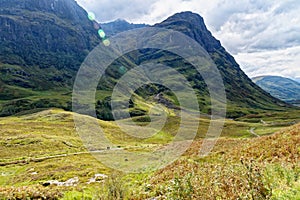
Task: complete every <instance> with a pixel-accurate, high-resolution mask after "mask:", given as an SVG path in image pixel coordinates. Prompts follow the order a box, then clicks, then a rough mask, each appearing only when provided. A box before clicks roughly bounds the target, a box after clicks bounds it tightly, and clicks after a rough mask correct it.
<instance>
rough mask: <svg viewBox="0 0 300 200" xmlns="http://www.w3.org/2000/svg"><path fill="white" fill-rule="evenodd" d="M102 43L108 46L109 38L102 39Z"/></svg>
mask: <svg viewBox="0 0 300 200" xmlns="http://www.w3.org/2000/svg"><path fill="white" fill-rule="evenodd" d="M103 44H104V46H106V47H108V46H109V45H110V41H109V39H105V40H103Z"/></svg>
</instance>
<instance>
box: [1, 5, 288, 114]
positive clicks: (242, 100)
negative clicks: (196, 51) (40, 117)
mask: <svg viewBox="0 0 300 200" xmlns="http://www.w3.org/2000/svg"><path fill="white" fill-rule="evenodd" d="M121 22H122V21H120V20H119V21H116V22H112V23H109V24H104V26H103V27H102V28H103V29H105V28H107V29H108V30H107V31H108V34H111V35H112V34H114V33H117V32H120V31H123V30H128V29H132V28H136V27H141V26H144V25H134V24H128V23H124V22H123V23H121ZM0 26H1V32H0V47H1V48H0V84H1V85H0V91H3V92H1V95H0V116H9V115H14V114H17V113H20V112H21V113H22V112H23V111H29V110H32V109H45V108H51V107H57V108H63V109H65V110H71V95H72V93H71V92H72V86H73V82H74V79H75V76H76V73H77V70H78V69H79V67H80V65H81V63H82V62H83V61H84V59H85V57H86V56H87V55H88V53H89V52H90V51H91V50H92V49H93V48H94V47H95V46H96V45H97V44H99V42H100V41H101V39H100V37H99V36H97V30H98V29H100V28H101V27H100V26H99V24H98V23H97V22H95V21H93V22H92V21H90V20H89V19H88V17H87V13H86V12H85V11H84V9H82V8H81V7H80V6H79V5H78V4H77V3H76V2H75V1H74V0H64V1H63V0H57V1H46V0H25V1H21V0H3V1H2V2H1V8H0ZM154 27H162V28H168V29H173V30H177V31H179V32H182V33H184V34H186V35H188V36H190V37H192V38H193V39H195V40H196V41H197V42H198V43H199V44H200V45H201V46H202V47H203V48H204V49H205V50H206V51H207V52H208V53H209V55H210V56H211V58H212V59H213V61H214V62H215V63H216V65H217V67H218V69H219V70H220V73H221V75H222V78H223V81H224V84H225V88H226V95H227V99H228V107H227V110H228V113H227V116H228V117H230V118H237V117H240V116H243V115H247V114H255V113H259V112H265V111H269V110H274V111H283V110H286V109H289V106H288V105H286V104H285V103H284V102H281V101H279V100H277V99H275V98H273V97H272V96H270V95H269V94H268V93H266V92H264V91H263V90H261V89H260V88H259V87H257V86H256V85H255V84H254V83H253V82H251V80H250V79H249V78H248V77H247V76H246V75H245V74H244V72H243V71H242V70H241V69H240V68H239V66H238V64H237V63H236V62H235V60H234V58H233V57H232V56H231V55H230V54H229V53H227V52H226V50H225V49H224V48H223V47H222V46H221V44H220V42H219V41H217V40H216V39H215V38H214V37H213V36H212V35H211V33H210V32H209V31H208V30H207V28H206V26H205V24H204V21H203V19H202V18H201V17H200V16H199V15H197V14H194V13H191V12H184V13H179V14H176V15H174V16H172V17H170V18H168V19H167V20H165V21H164V22H162V23H159V24H156V25H154ZM95 28H96V29H95ZM113 29H115V30H113ZM104 31H105V30H104ZM20 46H21V47H22V48H19V47H20ZM146 62H157V63H162V64H166V65H168V66H170V67H172V68H174V69H176V70H177V71H178V72H179V73H181V74H182V75H184V76H185V77H186V78H187V80H189V82H190V83H191V85H192V86H193V88H194V89H195V91H196V93H197V95H198V100H199V106H200V109H201V112H204V113H207V114H210V112H211V106H210V104H211V102H210V98H209V95H208V90H207V86H206V84H205V82H204V81H203V78H202V77H201V75H200V74H199V73H197V71H195V69H194V68H193V67H191V66H190V65H188V63H185V62H184V60H182V59H181V58H178V57H177V56H175V55H172V54H170V53H168V52H162V51H155V50H149V51H140V52H131V53H129V54H128V55H125V56H124V57H123V58H120V59H118V60H116V61H115V62H114V63H112V65H111V66H110V67H109V68H108V69H107V70H106V76H105V77H103V79H102V80H100V82H99V86H98V91H97V95H96V96H97V99H96V108H97V116H98V117H99V118H101V119H105V120H112V114H111V112H110V95H111V91H112V88H113V87H114V85H115V83H117V81H118V79H119V78H120V77H121V76H122V74H120V73H119V72H118V71H116V70H115V67H116V66H122V67H123V68H124V70H129V69H132V68H133V67H134V66H135V65H140V64H143V63H146ZM168 78H170V79H172V77H168ZM158 94H160V96H161V97H163V99H159V101H160V102H164V103H166V102H168V103H167V104H169V106H171V107H178V102H177V100H176V97H175V96H174V94H173V93H171V92H170V91H168V90H167V89H166V88H164V87H161V86H157V85H156V86H155V85H148V86H147V87H145V88H141V89H140V90H138V91H136V96H137V98H135V99H133V102H132V108H131V114H132V115H133V116H136V115H145V114H146V113H147V112H148V111H149V110H148V108H142V107H143V106H141V104H145V103H147V102H153V103H154V102H156V101H157V100H155V95H158ZM292 109H293V108H292Z"/></svg>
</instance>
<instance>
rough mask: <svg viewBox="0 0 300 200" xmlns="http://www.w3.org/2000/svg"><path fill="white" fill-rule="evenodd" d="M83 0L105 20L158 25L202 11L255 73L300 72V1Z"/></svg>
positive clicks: (226, 44) (214, 30)
mask: <svg viewBox="0 0 300 200" xmlns="http://www.w3.org/2000/svg"><path fill="white" fill-rule="evenodd" d="M77 1H78V2H79V3H80V4H81V5H83V6H84V7H85V8H86V9H87V10H89V11H92V12H94V13H95V14H96V17H97V19H98V20H99V21H101V22H105V21H112V20H115V19H118V18H123V19H126V20H128V21H130V22H134V23H148V24H154V23H157V22H160V21H162V20H164V19H166V18H167V17H168V16H170V15H172V14H174V13H176V12H180V11H187V10H189V11H193V12H196V13H199V14H200V15H202V16H203V17H204V20H205V22H206V24H207V26H208V28H209V29H210V30H211V31H212V33H213V35H215V36H216V38H217V39H219V40H220V41H221V43H222V45H223V46H224V47H225V48H226V49H227V50H228V51H229V52H230V53H232V54H233V56H234V57H235V58H236V59H237V61H238V63H239V64H240V65H241V67H242V69H243V70H244V71H245V72H246V73H247V74H248V75H249V76H255V75H263V74H276V75H282V76H289V77H293V78H295V77H297V76H298V77H299V76H300V71H299V65H300V57H299V54H300V48H299V47H300V26H299V24H300V15H299V13H300V1H299V0H240V1H232V0H210V1H207V0H147V1H141V0H127V1H124V0H102V1H98V0H77ZM286 54H287V55H286Z"/></svg>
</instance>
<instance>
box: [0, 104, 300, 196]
mask: <svg viewBox="0 0 300 200" xmlns="http://www.w3.org/2000/svg"><path fill="white" fill-rule="evenodd" d="M299 114H300V112H299V111H294V112H289V113H265V114H259V115H250V116H246V117H243V118H239V119H238V121H234V120H226V122H225V126H224V129H223V131H222V135H221V138H220V139H219V140H218V142H217V145H216V146H215V148H214V149H213V152H212V153H211V154H210V155H209V156H207V157H199V154H198V153H199V149H200V147H201V144H202V142H203V137H204V136H205V133H206V131H207V128H208V125H209V122H210V121H209V119H208V118H207V117H201V118H200V119H194V118H192V117H191V121H194V120H199V123H200V126H199V128H198V133H197V136H196V139H195V140H194V142H193V143H192V145H191V147H190V148H189V149H188V150H187V151H186V153H185V154H184V155H182V156H181V157H180V158H179V159H178V160H177V161H175V162H174V163H173V164H171V165H168V166H167V167H166V168H164V169H161V170H159V171H150V170H145V171H144V172H143V173H138V174H133V173H132V174H125V173H121V172H118V171H115V170H113V169H110V168H108V167H106V166H105V165H103V164H101V162H99V161H98V160H97V159H96V158H95V157H93V156H92V155H91V154H90V153H89V152H88V151H87V150H86V148H85V147H84V146H83V144H82V140H81V138H80V137H79V136H78V133H77V132H76V128H75V126H74V121H73V113H71V112H66V111H62V110H59V109H50V110H45V111H41V112H38V113H33V114H27V115H22V116H14V117H4V118H0V199H26V198H27V197H28V198H29V199H30V198H32V199H34V198H35V199H38V198H40V199H43V198H44V199H51V198H52V199H147V198H152V197H156V198H157V199H199V198H200V199H299V198H300V192H299V191H300V179H299V177H300V166H299V155H300V147H299V144H300V124H299V122H300V121H299ZM135 121H136V123H137V124H139V125H141V126H144V125H145V124H146V123H145V122H143V120H141V119H138V118H136V120H135ZM179 123H180V119H179V118H178V117H176V116H175V115H174V114H171V115H170V116H169V117H168V119H167V122H166V124H165V126H164V128H163V129H162V130H161V131H160V132H159V133H158V134H156V135H154V136H152V137H150V138H147V139H138V140H137V139H135V138H133V137H130V136H128V135H126V134H125V133H123V132H122V130H121V129H119V128H118V127H117V125H116V124H115V122H105V121H100V120H99V124H100V125H101V127H102V128H103V130H104V132H105V135H106V137H107V138H109V140H111V141H112V143H113V144H114V146H113V148H122V149H126V150H128V151H139V152H149V151H152V150H154V149H158V148H161V147H163V146H164V145H166V144H168V143H169V142H170V141H171V140H172V139H173V138H174V135H175V134H176V131H177V129H178V126H179ZM185 123H186V124H184V125H185V126H188V124H189V123H188V122H185ZM274 133H275V134H274ZM96 174H104V175H107V176H108V178H104V179H103V180H102V179H101V180H99V182H95V183H90V184H89V183H88V182H89V180H90V179H91V178H93V177H95V175H96ZM75 177H78V180H77V182H76V184H74V185H72V186H55V185H50V186H45V183H46V182H47V181H49V180H56V181H60V182H66V181H68V180H70V179H74V178H75Z"/></svg>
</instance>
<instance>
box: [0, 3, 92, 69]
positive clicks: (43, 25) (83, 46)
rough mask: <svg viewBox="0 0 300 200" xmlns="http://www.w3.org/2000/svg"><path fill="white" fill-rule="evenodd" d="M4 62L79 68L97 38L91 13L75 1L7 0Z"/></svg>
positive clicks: (1, 14) (0, 18) (0, 40)
mask: <svg viewBox="0 0 300 200" xmlns="http://www.w3.org/2000/svg"><path fill="white" fill-rule="evenodd" d="M0 26H1V31H0V46H1V51H0V62H2V63H10V64H18V65H22V66H25V65H26V66H33V65H35V66H39V67H41V68H47V67H55V68H73V69H76V68H78V66H79V65H80V63H81V62H82V60H83V59H84V57H85V56H86V54H87V51H89V50H91V49H92V48H93V47H94V46H95V45H96V41H97V35H96V33H97V32H96V30H94V28H93V24H92V22H90V21H89V20H88V18H87V13H86V12H85V11H84V10H83V9H82V8H81V7H80V6H79V5H77V3H76V2H75V1H73V0H4V1H1V6H0Z"/></svg>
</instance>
